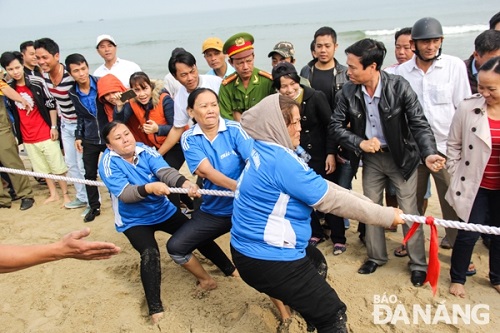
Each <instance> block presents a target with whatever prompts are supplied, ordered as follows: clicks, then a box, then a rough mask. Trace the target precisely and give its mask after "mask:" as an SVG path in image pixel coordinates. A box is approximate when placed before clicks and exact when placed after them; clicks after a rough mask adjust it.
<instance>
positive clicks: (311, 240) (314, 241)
mask: <svg viewBox="0 0 500 333" xmlns="http://www.w3.org/2000/svg"><path fill="white" fill-rule="evenodd" d="M324 241H325V239H324V238H318V237H311V238H309V242H308V243H309V245H311V246H314V247H316V246H318V244H319V243H323V242H324Z"/></svg>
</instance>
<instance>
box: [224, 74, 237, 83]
mask: <svg viewBox="0 0 500 333" xmlns="http://www.w3.org/2000/svg"><path fill="white" fill-rule="evenodd" d="M237 77H238V73H233V74H231V75H229V76H227V77H226V78H225V79H224V80H222V85H223V86H225V85H227V84H228V83H231V82H233V81H234V80H236V78H237Z"/></svg>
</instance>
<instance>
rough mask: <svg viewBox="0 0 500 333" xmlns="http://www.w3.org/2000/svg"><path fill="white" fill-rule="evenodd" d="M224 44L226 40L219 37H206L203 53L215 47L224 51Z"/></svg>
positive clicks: (202, 47) (202, 48)
mask: <svg viewBox="0 0 500 333" xmlns="http://www.w3.org/2000/svg"><path fill="white" fill-rule="evenodd" d="M223 46H224V42H223V41H222V39H220V38H217V37H209V38H207V39H205V41H204V42H203V45H202V46H201V53H205V51H206V50H208V49H214V50H217V51H221V52H222V48H223Z"/></svg>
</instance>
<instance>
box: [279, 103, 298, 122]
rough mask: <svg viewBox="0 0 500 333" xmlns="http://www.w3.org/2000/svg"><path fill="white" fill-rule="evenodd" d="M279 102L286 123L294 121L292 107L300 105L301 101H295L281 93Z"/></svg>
mask: <svg viewBox="0 0 500 333" xmlns="http://www.w3.org/2000/svg"><path fill="white" fill-rule="evenodd" d="M279 103H280V109H281V113H282V114H283V119H284V120H285V125H286V126H288V125H290V124H291V123H292V109H293V107H294V106H296V107H299V103H297V102H296V101H294V100H293V99H291V98H290V97H288V96H283V95H279Z"/></svg>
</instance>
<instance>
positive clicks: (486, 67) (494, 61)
mask: <svg viewBox="0 0 500 333" xmlns="http://www.w3.org/2000/svg"><path fill="white" fill-rule="evenodd" d="M479 71H480V72H481V71H484V72H489V71H494V72H495V73H497V74H500V56H498V57H493V58H491V59H490V60H488V61H487V62H485V63H484V64H483V65H482V66H481V67H480V68H479Z"/></svg>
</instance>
